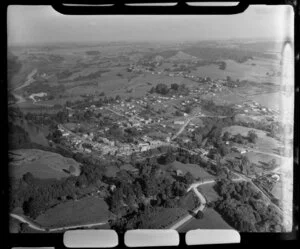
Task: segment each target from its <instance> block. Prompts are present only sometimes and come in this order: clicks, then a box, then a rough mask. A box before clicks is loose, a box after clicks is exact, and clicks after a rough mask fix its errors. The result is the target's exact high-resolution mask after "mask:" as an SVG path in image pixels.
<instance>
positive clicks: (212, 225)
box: [178, 208, 232, 233]
mask: <svg viewBox="0 0 300 249" xmlns="http://www.w3.org/2000/svg"><path fill="white" fill-rule="evenodd" d="M203 213H204V217H203V219H200V220H197V219H196V218H192V219H191V220H190V221H189V222H187V223H186V224H185V225H184V226H182V227H180V228H179V229H178V232H180V233H186V232H188V231H190V230H193V229H199V228H200V229H232V227H231V226H229V225H228V224H227V223H226V222H225V221H224V220H223V218H222V216H221V215H220V214H219V213H218V212H216V211H215V210H214V209H213V208H207V209H205V210H204V211H203Z"/></svg>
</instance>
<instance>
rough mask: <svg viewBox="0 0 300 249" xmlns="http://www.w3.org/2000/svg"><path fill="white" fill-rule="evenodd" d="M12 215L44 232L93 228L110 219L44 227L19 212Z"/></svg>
mask: <svg viewBox="0 0 300 249" xmlns="http://www.w3.org/2000/svg"><path fill="white" fill-rule="evenodd" d="M10 216H11V217H12V218H14V219H17V220H18V221H20V222H22V223H26V224H27V225H28V226H29V227H30V228H32V229H34V230H38V231H43V232H56V231H60V230H68V229H75V228H83V227H86V228H91V227H95V226H101V225H105V224H107V222H108V221H103V222H97V223H88V224H83V225H74V226H64V227H57V228H44V227H42V226H40V225H37V224H36V223H34V222H32V221H30V220H29V219H28V218H25V217H24V216H21V215H18V214H13V213H11V214H10Z"/></svg>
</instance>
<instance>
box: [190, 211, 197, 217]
mask: <svg viewBox="0 0 300 249" xmlns="http://www.w3.org/2000/svg"><path fill="white" fill-rule="evenodd" d="M188 213H189V214H190V215H191V216H193V217H194V218H196V214H195V213H194V211H193V210H188Z"/></svg>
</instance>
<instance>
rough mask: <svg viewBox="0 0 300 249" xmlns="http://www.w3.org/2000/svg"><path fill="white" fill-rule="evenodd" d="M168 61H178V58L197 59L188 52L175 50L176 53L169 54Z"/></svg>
mask: <svg viewBox="0 0 300 249" xmlns="http://www.w3.org/2000/svg"><path fill="white" fill-rule="evenodd" d="M169 60H170V61H178V60H186V61H187V60H197V57H195V56H192V55H190V54H188V53H185V52H182V51H179V52H177V54H175V55H173V56H171V57H170V58H169Z"/></svg>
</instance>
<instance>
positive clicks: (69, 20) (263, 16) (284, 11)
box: [7, 5, 293, 45]
mask: <svg viewBox="0 0 300 249" xmlns="http://www.w3.org/2000/svg"><path fill="white" fill-rule="evenodd" d="M7 33H8V45H15V44H16V45H22V44H31V43H41V44H43V43H56V42H73V43H74V42H75V43H81V42H82V43H84V42H111V41H129V42H131V41H137V42H140V41H149V42H153V41H161V42H164V41H178V42H180V41H201V40H214V39H218V40H223V39H266V40H270V39H272V40H274V39H276V40H283V39H284V38H285V37H286V36H290V35H291V34H292V33H293V9H292V8H291V7H288V6H267V5H258V6H250V7H248V8H247V9H246V11H245V12H243V13H240V14H235V15H214V16H210V15H204V16H203V15H202V16H196V15H177V16H174V15H169V16H168V15H159V16H158V15H157V16H153V15H148V16H146V15H134V16H133V15H131V16H125V15H120V16H118V15H105V16H97V15H92V16H91V15H88V16H80V15H77V16H76V15H63V14H60V13H59V12H57V11H55V10H54V9H53V8H52V7H51V6H26V5H22V6H21V5H19V6H18V5H14V6H9V7H8V9H7Z"/></svg>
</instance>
